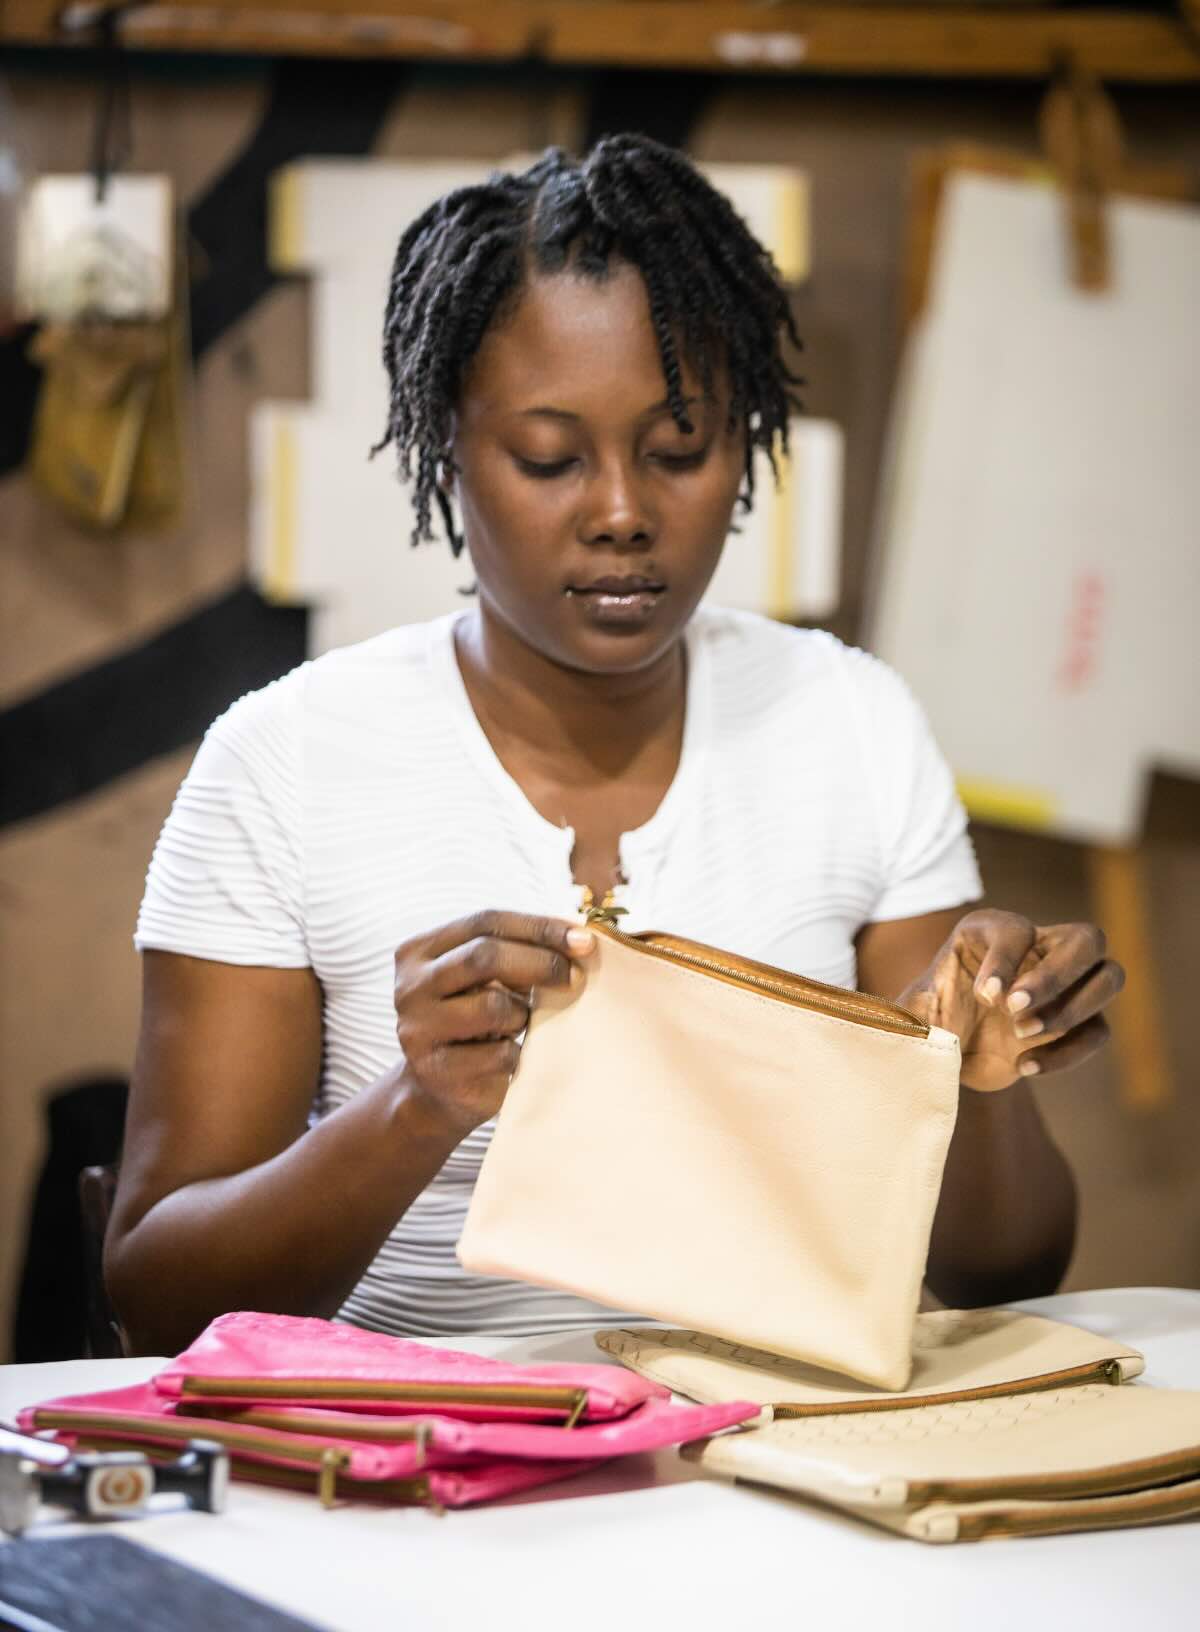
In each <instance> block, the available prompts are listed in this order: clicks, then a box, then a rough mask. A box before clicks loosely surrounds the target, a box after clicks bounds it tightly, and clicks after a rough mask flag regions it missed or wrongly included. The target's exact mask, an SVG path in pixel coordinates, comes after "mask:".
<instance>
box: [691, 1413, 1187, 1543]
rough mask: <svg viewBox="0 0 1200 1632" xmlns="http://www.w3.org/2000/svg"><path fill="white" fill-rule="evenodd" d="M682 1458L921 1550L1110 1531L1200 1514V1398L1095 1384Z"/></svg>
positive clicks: (857, 1418)
mask: <svg viewBox="0 0 1200 1632" xmlns="http://www.w3.org/2000/svg"><path fill="white" fill-rule="evenodd" d="M682 1454H683V1455H684V1456H685V1457H686V1458H687V1459H688V1460H689V1461H693V1462H698V1463H699V1464H700V1465H701V1466H702V1467H704V1468H707V1469H708V1470H709V1471H711V1472H713V1473H718V1474H724V1475H726V1476H728V1477H731V1478H735V1479H742V1480H748V1481H751V1482H753V1483H756V1484H763V1485H772V1486H775V1487H776V1488H778V1489H781V1490H786V1491H792V1492H796V1493H798V1494H801V1495H805V1496H809V1497H815V1498H817V1499H818V1500H820V1501H822V1502H826V1503H828V1504H830V1505H832V1506H834V1507H838V1508H841V1509H844V1510H845V1511H847V1512H851V1513H854V1514H856V1515H857V1516H858V1517H860V1518H864V1519H870V1520H871V1521H872V1522H873V1523H876V1524H880V1525H883V1526H884V1527H885V1528H887V1529H891V1530H899V1531H901V1532H902V1533H903V1534H905V1535H908V1536H912V1537H914V1538H915V1539H917V1540H920V1541H960V1540H961V1541H967V1540H976V1539H979V1538H982V1537H984V1536H994V1535H1023V1534H1024V1535H1038V1534H1049V1533H1052V1532H1055V1531H1064V1530H1087V1529H1110V1528H1114V1527H1117V1526H1121V1525H1125V1524H1149V1523H1156V1522H1159V1521H1161V1520H1164V1519H1174V1518H1185V1517H1189V1516H1192V1515H1194V1514H1197V1513H1200V1392H1191V1391H1184V1390H1176V1389H1157V1388H1111V1387H1108V1386H1107V1385H1105V1384H1084V1385H1083V1386H1078V1387H1074V1388H1063V1389H1051V1390H1047V1391H1045V1392H1042V1393H1030V1394H1017V1395H1007V1396H999V1397H993V1398H989V1399H982V1400H957V1401H954V1402H952V1403H951V1404H948V1405H925V1406H917V1407H915V1408H910V1409H907V1410H895V1411H887V1412H869V1413H827V1414H825V1415H823V1416H814V1417H804V1418H802V1419H800V1420H797V1421H791V1422H779V1421H776V1422H773V1423H771V1424H769V1425H768V1426H766V1427H763V1428H756V1429H752V1430H750V1431H749V1432H746V1433H736V1434H731V1435H723V1436H721V1437H719V1438H716V1439H709V1440H704V1441H700V1442H699V1443H697V1444H694V1445H687V1446H685V1447H684V1449H683V1452H682Z"/></svg>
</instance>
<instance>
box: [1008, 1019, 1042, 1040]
mask: <svg viewBox="0 0 1200 1632" xmlns="http://www.w3.org/2000/svg"><path fill="white" fill-rule="evenodd" d="M1045 1029H1046V1027H1045V1024H1044V1022H1043V1021H1041V1020H1022V1021H1020V1022H1019V1023H1018V1024H1017V1025H1015V1026H1014V1027H1013V1030H1014V1031H1015V1032H1016V1034H1017V1036H1018V1037H1036V1036H1037V1034H1038V1032H1039V1031H1045Z"/></svg>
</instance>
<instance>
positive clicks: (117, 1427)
mask: <svg viewBox="0 0 1200 1632" xmlns="http://www.w3.org/2000/svg"><path fill="white" fill-rule="evenodd" d="M323 1415H330V1416H336V1413H323ZM347 1415H348V1416H350V1414H349V1413H348V1414H347ZM18 1420H19V1421H20V1424H21V1426H22V1427H23V1429H24V1430H25V1431H26V1432H29V1433H33V1432H36V1431H40V1430H45V1429H48V1428H49V1429H53V1430H54V1433H55V1437H56V1438H57V1439H60V1440H63V1441H65V1442H66V1443H68V1444H71V1445H82V1446H86V1447H87V1448H89V1449H90V1448H93V1447H99V1448H100V1449H104V1448H108V1449H116V1448H118V1447H119V1448H121V1449H129V1448H137V1449H149V1450H150V1452H151V1454H153V1451H154V1450H155V1449H158V1448H162V1449H163V1450H166V1449H167V1448H176V1447H178V1446H179V1445H180V1444H181V1443H186V1442H187V1441H188V1440H189V1439H211V1440H215V1441H216V1442H217V1443H218V1444H220V1445H223V1446H224V1447H225V1448H226V1450H228V1452H229V1453H230V1459H231V1462H232V1464H233V1471H234V1473H235V1475H236V1476H240V1477H241V1478H245V1479H250V1480H254V1481H257V1482H259V1483H265V1484H278V1485H285V1486H289V1487H292V1488H300V1489H312V1488H313V1486H314V1484H315V1488H316V1490H317V1493H318V1495H319V1496H320V1498H321V1500H322V1502H323V1503H324V1504H325V1505H326V1506H329V1505H331V1504H332V1503H333V1501H334V1499H335V1498H336V1497H337V1496H353V1497H356V1498H365V1499H367V1500H373V1501H386V1502H397V1503H420V1504H423V1505H425V1506H429V1507H435V1508H437V1507H465V1506H468V1505H470V1504H471V1503H473V1502H482V1501H490V1500H493V1499H495V1498H496V1497H499V1496H506V1495H510V1494H512V1493H514V1492H516V1491H521V1490H529V1489H531V1488H533V1487H535V1486H537V1485H543V1484H550V1483H552V1482H553V1481H555V1480H558V1479H566V1478H569V1477H570V1476H571V1475H572V1474H574V1473H578V1472H579V1471H580V1470H581V1469H583V1468H585V1467H587V1466H589V1464H590V1462H591V1461H594V1460H595V1458H596V1457H597V1456H600V1455H602V1454H604V1453H602V1452H600V1451H599V1450H596V1451H593V1452H592V1454H591V1456H586V1454H585V1456H584V1457H579V1458H576V1459H571V1460H569V1459H566V1458H564V1457H561V1456H557V1457H551V1458H549V1459H535V1458H533V1457H529V1456H526V1457H518V1458H508V1459H504V1458H500V1457H495V1456H493V1457H489V1458H486V1459H479V1458H476V1459H475V1460H474V1462H471V1463H467V1464H466V1465H464V1466H451V1467H437V1466H435V1465H432V1462H431V1460H430V1459H429V1458H428V1452H427V1445H428V1443H429V1440H430V1438H431V1435H430V1433H429V1429H428V1426H427V1424H426V1423H425V1422H424V1421H421V1420H417V1419H413V1420H412V1421H411V1422H410V1423H407V1424H401V1423H398V1422H397V1421H396V1420H395V1419H394V1418H387V1419H385V1421H386V1422H387V1425H388V1427H389V1428H390V1430H391V1437H390V1438H389V1439H388V1440H387V1441H386V1442H380V1441H371V1440H365V1441H364V1440H363V1439H362V1438H361V1437H353V1438H342V1437H339V1436H338V1435H337V1434H336V1432H332V1431H330V1430H328V1429H327V1430H326V1431H325V1432H324V1433H322V1434H321V1435H320V1436H319V1437H317V1436H315V1435H312V1434H300V1433H295V1432H289V1431H286V1430H278V1429H274V1428H271V1427H265V1426H262V1425H261V1424H258V1423H247V1422H245V1421H236V1420H235V1421H226V1420H223V1419H217V1418H214V1417H209V1416H205V1417H204V1418H203V1419H201V1418H198V1417H195V1416H183V1415H182V1414H180V1413H179V1412H178V1411H176V1410H175V1408H174V1406H173V1405H172V1404H171V1403H170V1402H169V1401H168V1400H166V1399H164V1398H163V1396H162V1395H161V1394H159V1393H158V1392H157V1391H156V1390H155V1389H154V1388H153V1387H152V1386H151V1385H150V1384H148V1383H140V1384H137V1385H136V1386H134V1387H132V1388H115V1389H107V1390H105V1391H103V1392H101V1393H97V1394H77V1395H71V1396H67V1397H64V1398H62V1399H57V1400H47V1401H46V1402H45V1403H44V1404H42V1405H36V1406H30V1407H27V1408H26V1409H25V1410H24V1411H22V1412H21V1413H20V1414H19V1419H18ZM355 1420H356V1419H354V1418H353V1417H352V1416H351V1425H352V1424H353V1422H354V1421H355ZM336 1426H337V1424H336V1422H335V1423H334V1424H333V1425H332V1427H333V1428H334V1429H336ZM450 1426H452V1427H461V1426H463V1425H462V1424H451V1425H450ZM550 1431H551V1432H553V1433H562V1432H563V1430H561V1429H552V1430H550ZM701 1431H703V1430H701ZM402 1435H403V1436H404V1437H401V1436H402ZM609 1454H613V1453H609ZM447 1460H449V1461H451V1462H453V1461H454V1460H455V1458H453V1457H451V1458H448V1459H447Z"/></svg>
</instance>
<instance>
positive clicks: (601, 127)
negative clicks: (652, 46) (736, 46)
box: [584, 68, 724, 147]
mask: <svg viewBox="0 0 1200 1632" xmlns="http://www.w3.org/2000/svg"><path fill="white" fill-rule="evenodd" d="M723 83H724V80H723V77H722V76H721V75H720V74H704V73H682V72H681V73H676V72H674V71H672V70H670V69H645V68H609V69H603V70H601V71H599V72H597V73H596V74H594V75H593V76H592V80H591V95H590V98H589V104H588V117H587V123H586V126H585V137H584V145H585V147H591V145H592V143H593V142H598V141H599V140H600V138H601V137H602V136H615V135H617V134H618V133H620V132H621V131H626V130H631V131H636V132H637V133H638V135H640V136H649V137H651V138H652V139H653V140H654V141H656V142H662V143H663V144H664V146H666V147H687V145H688V143H689V142H690V141H691V139H692V133H693V132H694V131H695V129H696V126H697V124H698V123H699V122H700V119H701V118H702V117H703V115H704V113H705V112H706V110H707V108H708V106H709V104H710V102H711V101H712V99H713V97H714V96H715V95H716V94H717V92H718V91H719V90H720V89H721V86H722V84H723Z"/></svg>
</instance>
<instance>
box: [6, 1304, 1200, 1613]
mask: <svg viewBox="0 0 1200 1632" xmlns="http://www.w3.org/2000/svg"><path fill="white" fill-rule="evenodd" d="M1022 1307H1025V1308H1028V1309H1030V1310H1034V1311H1037V1312H1039V1313H1043V1314H1048V1315H1051V1316H1056V1317H1058V1318H1059V1319H1063V1320H1070V1321H1074V1322H1075V1323H1076V1324H1078V1325H1080V1326H1087V1327H1089V1328H1090V1329H1091V1330H1093V1331H1096V1332H1102V1333H1105V1334H1108V1335H1111V1336H1113V1337H1116V1338H1119V1339H1120V1340H1121V1341H1123V1342H1126V1343H1130V1344H1132V1345H1133V1346H1134V1347H1136V1348H1138V1349H1141V1350H1142V1351H1143V1353H1144V1354H1145V1355H1146V1359H1147V1368H1146V1373H1145V1377H1144V1382H1145V1383H1146V1384H1149V1385H1152V1386H1153V1385H1157V1386H1160V1387H1169V1388H1200V1292H1185V1291H1179V1290H1173V1289H1154V1288H1145V1287H1139V1288H1131V1289H1127V1290H1123V1291H1109V1292H1081V1293H1074V1294H1067V1295H1065V1296H1061V1297H1054V1298H1042V1299H1038V1300H1035V1301H1034V1302H1032V1303H1029V1304H1026V1305H1023V1306H1022ZM456 1346H458V1347H460V1348H464V1349H472V1350H475V1351H476V1352H478V1353H484V1354H495V1355H499V1356H501V1357H503V1358H504V1359H512V1360H534V1359H536V1360H540V1361H549V1360H590V1361H595V1360H596V1359H597V1358H598V1351H597V1350H595V1349H594V1348H592V1346H591V1343H590V1340H589V1339H588V1338H587V1337H580V1336H574V1335H571V1336H568V1335H564V1334H558V1335H549V1336H545V1337H541V1338H534V1339H496V1338H491V1339H485V1338H478V1339H475V1340H473V1341H472V1340H468V1339H461V1340H459V1342H458V1343H457V1345H456ZM160 1364H161V1362H160V1361H155V1360H114V1361H87V1360H78V1361H67V1362H64V1363H61V1364H54V1365H43V1366H9V1367H0V1417H2V1418H7V1419H9V1420H11V1419H12V1417H13V1416H14V1415H15V1413H16V1411H17V1410H18V1409H19V1408H20V1407H21V1406H23V1405H27V1404H34V1403H36V1402H37V1401H38V1400H42V1399H47V1398H50V1397H52V1396H55V1395H59V1394H65V1393H80V1392H83V1391H85V1390H91V1389H96V1388H106V1387H117V1386H118V1385H121V1384H128V1383H133V1382H138V1381H141V1380H142V1379H144V1378H146V1377H148V1376H150V1375H151V1374H152V1373H153V1372H154V1371H155V1370H156V1369H157V1368H158V1366H159V1365H160ZM1135 1386H1136V1385H1135ZM113 1529H114V1530H115V1532H116V1533H118V1534H127V1535H128V1536H130V1537H131V1538H132V1539H135V1540H136V1541H138V1542H140V1543H142V1544H143V1545H144V1546H147V1547H154V1548H157V1549H159V1550H160V1551H161V1552H163V1553H165V1554H167V1555H169V1556H170V1557H172V1558H175V1559H178V1560H180V1561H181V1562H182V1563H185V1564H190V1565H192V1566H194V1567H195V1568H197V1569H201V1570H204V1571H206V1572H207V1573H209V1574H210V1575H213V1576H216V1577H218V1578H219V1579H221V1580H223V1581H225V1582H227V1583H228V1584H229V1585H231V1586H234V1587H237V1588H240V1589H241V1590H242V1591H244V1592H248V1593H250V1594H252V1595H254V1596H256V1597H258V1598H262V1599H265V1600H267V1601H268V1602H271V1603H274V1604H276V1605H278V1606H279V1607H280V1608H282V1609H287V1610H290V1611H291V1612H292V1613H293V1614H296V1615H298V1616H302V1617H304V1618H306V1619H308V1620H310V1621H312V1622H315V1623H317V1624H319V1625H321V1626H324V1627H327V1628H331V1629H337V1632H430V1629H442V1628H445V1629H453V1632H466V1629H476V1628H477V1629H478V1632H507V1629H509V1628H512V1629H514V1632H516V1629H518V1628H519V1629H520V1632H559V1629H563V1628H565V1629H570V1632H577V1629H590V1628H592V1627H604V1628H605V1629H606V1632H608V1629H615V1628H618V1627H622V1628H623V1627H630V1628H641V1627H642V1626H644V1625H646V1624H647V1622H649V1623H650V1624H651V1625H652V1626H653V1627H654V1629H655V1632H663V1629H664V1628H665V1627H666V1625H667V1624H668V1623H669V1624H670V1626H671V1628H672V1632H674V1628H679V1629H680V1632H685V1629H686V1632H707V1629H709V1628H711V1629H713V1632H716V1629H718V1628H719V1629H720V1632H743V1629H745V1632H754V1629H756V1628H758V1627H762V1628H764V1632H765V1629H767V1628H769V1629H770V1632H782V1629H784V1628H792V1627H796V1628H801V1627H803V1628H804V1629H805V1632H841V1629H843V1628H846V1629H850V1628H853V1629H859V1628H871V1629H877V1632H910V1629H911V1632H943V1629H944V1632H1042V1629H1043V1628H1054V1629H1056V1632H1059V1629H1062V1628H1065V1627H1078V1628H1080V1629H1082V1632H1109V1629H1111V1632H1118V1629H1119V1632H1130V1629H1131V1628H1137V1629H1140V1628H1143V1627H1148V1628H1153V1629H1154V1632H1165V1629H1171V1628H1176V1627H1178V1628H1185V1627H1186V1628H1189V1629H1190V1628H1195V1627H1197V1626H1200V1525H1197V1524H1182V1525H1174V1526H1162V1527H1159V1528H1155V1529H1144V1530H1125V1531H1109V1532H1101V1533H1098V1534H1094V1535H1090V1536H1089V1535H1081V1536H1057V1537H1044V1538H1039V1539H1036V1540H1005V1541H991V1542H980V1543H975V1544H967V1545H959V1546H952V1547H931V1546H923V1545H921V1544H919V1543H916V1542H912V1541H907V1540H904V1539H902V1538H900V1537H896V1536H892V1535H889V1534H886V1533H884V1532H881V1531H876V1530H873V1529H871V1528H870V1527H869V1526H867V1525H865V1524H860V1523H857V1522H856V1521H854V1520H852V1519H849V1518H843V1517H841V1516H838V1515H836V1514H832V1513H829V1512H826V1511H823V1510H820V1509H817V1508H814V1507H810V1506H807V1505H805V1504H804V1503H802V1502H800V1501H797V1500H792V1499H790V1498H788V1497H785V1496H782V1495H776V1494H773V1493H771V1492H767V1491H760V1490H751V1489H748V1488H745V1487H741V1486H738V1487H735V1486H732V1485H729V1484H725V1483H723V1482H718V1481H716V1480H712V1479H709V1478H706V1477H704V1476H703V1475H701V1474H700V1473H699V1471H698V1470H696V1469H694V1468H692V1467H691V1466H689V1465H688V1464H686V1463H684V1462H682V1461H681V1460H680V1459H679V1458H678V1457H677V1456H676V1455H675V1454H674V1453H673V1452H661V1453H658V1454H657V1455H654V1456H640V1457H631V1458H627V1459H625V1460H623V1461H621V1462H616V1463H612V1464H609V1465H608V1466H607V1467H606V1468H603V1469H598V1470H597V1471H596V1472H595V1473H592V1474H587V1475H584V1476H582V1477H580V1478H578V1479H575V1480H572V1481H570V1482H569V1483H567V1484H563V1485H557V1486H552V1487H550V1488H549V1490H548V1491H546V1492H531V1493H529V1494H528V1495H527V1496H524V1497H517V1498H514V1499H512V1500H510V1501H507V1502H504V1503H502V1504H499V1505H497V1506H494V1507H487V1508H479V1509H475V1510H473V1511H461V1512H456V1513H451V1514H448V1515H447V1516H446V1517H445V1518H437V1517H435V1516H433V1515H432V1514H430V1513H428V1512H426V1511H424V1510H423V1509H413V1508H392V1509H383V1508H374V1507H368V1506H344V1507H340V1508H337V1509H335V1510H333V1511H332V1512H324V1511H322V1509H321V1508H320V1507H319V1506H318V1505H317V1503H316V1501H315V1500H314V1499H312V1498H311V1497H307V1496H302V1495H298V1494H292V1493H290V1492H282V1491H269V1490H265V1489H258V1488H255V1487H254V1486H251V1485H241V1484H239V1485H235V1486H234V1487H233V1491H232V1493H231V1497H230V1503H229V1508H228V1511H227V1512H226V1514H225V1515H224V1516H223V1517H221V1518H220V1519H214V1518H212V1517H209V1516H207V1515H203V1514H192V1513H185V1512H180V1513H165V1514H161V1515H158V1516H156V1517H153V1518H151V1519H146V1520H142V1521H133V1522H130V1523H127V1524H122V1525H118V1526H114V1527H113ZM66 1530H67V1526H65V1525H47V1526H45V1527H40V1528H39V1530H38V1532H37V1534H41V1535H45V1536H52V1535H62V1534H64V1533H65V1532H66ZM31 1534H32V1532H31Z"/></svg>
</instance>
